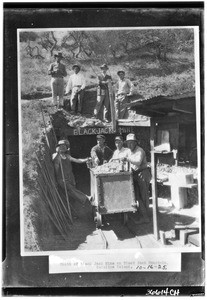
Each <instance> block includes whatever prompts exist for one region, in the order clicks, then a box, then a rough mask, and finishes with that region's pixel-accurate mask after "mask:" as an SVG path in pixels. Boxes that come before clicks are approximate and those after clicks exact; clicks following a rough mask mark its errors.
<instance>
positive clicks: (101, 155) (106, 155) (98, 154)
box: [91, 134, 113, 166]
mask: <svg viewBox="0 0 207 300" xmlns="http://www.w3.org/2000/svg"><path fill="white" fill-rule="evenodd" d="M96 138H97V145H96V146H94V147H93V148H92V149H91V157H92V159H93V162H94V164H95V165H96V166H100V165H103V164H104V163H106V162H108V161H109V160H110V159H111V157H112V154H113V151H112V150H111V149H110V148H109V147H108V146H107V145H106V143H105V140H106V138H105V136H104V135H101V134H100V135H97V137H96Z"/></svg>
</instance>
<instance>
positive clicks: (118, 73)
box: [117, 70, 125, 75]
mask: <svg viewBox="0 0 207 300" xmlns="http://www.w3.org/2000/svg"><path fill="white" fill-rule="evenodd" d="M121 73H122V74H124V75H125V72H124V71H123V70H120V71H118V72H117V75H120V74H121Z"/></svg>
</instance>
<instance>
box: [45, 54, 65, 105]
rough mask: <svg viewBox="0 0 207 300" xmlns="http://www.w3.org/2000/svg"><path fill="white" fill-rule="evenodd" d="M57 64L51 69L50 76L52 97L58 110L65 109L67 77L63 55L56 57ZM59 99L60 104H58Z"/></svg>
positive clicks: (56, 55) (53, 64)
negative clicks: (65, 80)
mask: <svg viewBox="0 0 207 300" xmlns="http://www.w3.org/2000/svg"><path fill="white" fill-rule="evenodd" d="M54 57H55V62H54V63H52V64H51V65H50V67H49V70H48V74H49V75H51V76H52V78H51V88H52V97H53V103H54V105H57V106H58V109H59V108H61V107H63V95H64V77H65V76H67V72H66V69H65V65H63V64H62V63H61V60H62V59H63V56H62V53H61V52H58V54H55V55H54ZM57 97H59V99H58V103H57Z"/></svg>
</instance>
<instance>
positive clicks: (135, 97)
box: [18, 27, 201, 254]
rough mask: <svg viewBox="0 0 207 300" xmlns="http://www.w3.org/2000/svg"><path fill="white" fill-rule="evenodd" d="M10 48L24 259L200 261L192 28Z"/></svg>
mask: <svg viewBox="0 0 207 300" xmlns="http://www.w3.org/2000/svg"><path fill="white" fill-rule="evenodd" d="M18 37H19V39H18V51H19V53H18V54H19V64H18V67H19V78H20V82H19V92H20V95H19V112H20V118H19V119H20V120H21V122H20V133H21V135H20V136H21V139H20V149H21V155H22V156H21V157H20V158H21V165H22V167H23V168H21V169H20V171H21V176H20V180H21V179H22V194H21V197H22V198H21V208H20V210H21V226H22V227H21V234H22V239H21V242H22V253H23V254H28V253H30V254H34V253H36V252H40V253H42V252H44V251H68V250H86V251H87V250H101V249H106V253H107V249H110V250H112V249H131V248H135V249H139V248H140V249H142V250H145V249H149V248H150V249H151V248H153V250H156V249H160V248H163V249H165V251H171V249H173V251H174V249H175V248H176V249H179V250H180V251H181V252H183V251H192V252H194V251H195V252H197V251H200V249H201V239H200V233H201V230H200V229H201V227H200V226H201V222H200V220H201V218H200V216H201V205H200V197H199V196H200V195H199V186H200V177H199V174H200V172H199V167H200V165H199V163H200V162H199V158H198V155H197V151H198V150H199V149H200V140H199V135H197V131H196V130H198V132H199V131H200V128H199V122H198V123H197V126H196V118H197V117H199V114H198V113H197V114H196V107H199V106H200V97H199V95H200V91H199V64H198V63H199V40H198V28H196V27H174V28H173V27H169V28H168V27H163V28H123V29H122V28H113V29H110V30H109V29H107V28H100V29H99V30H97V29H94V28H84V29H76V30H74V29H70V28H68V29H67V28H64V29H53V28H50V29H47V30H45V29H36V30H33V31H31V30H26V29H25V30H24V29H21V30H19V31H18ZM51 94H52V95H51ZM197 112H198V110H197Z"/></svg>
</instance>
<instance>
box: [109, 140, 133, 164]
mask: <svg viewBox="0 0 207 300" xmlns="http://www.w3.org/2000/svg"><path fill="white" fill-rule="evenodd" d="M115 146H116V150H115V151H114V154H113V156H112V158H111V160H113V159H120V160H123V159H124V158H126V157H127V155H128V153H129V149H128V148H124V147H123V137H122V136H116V137H115Z"/></svg>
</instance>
